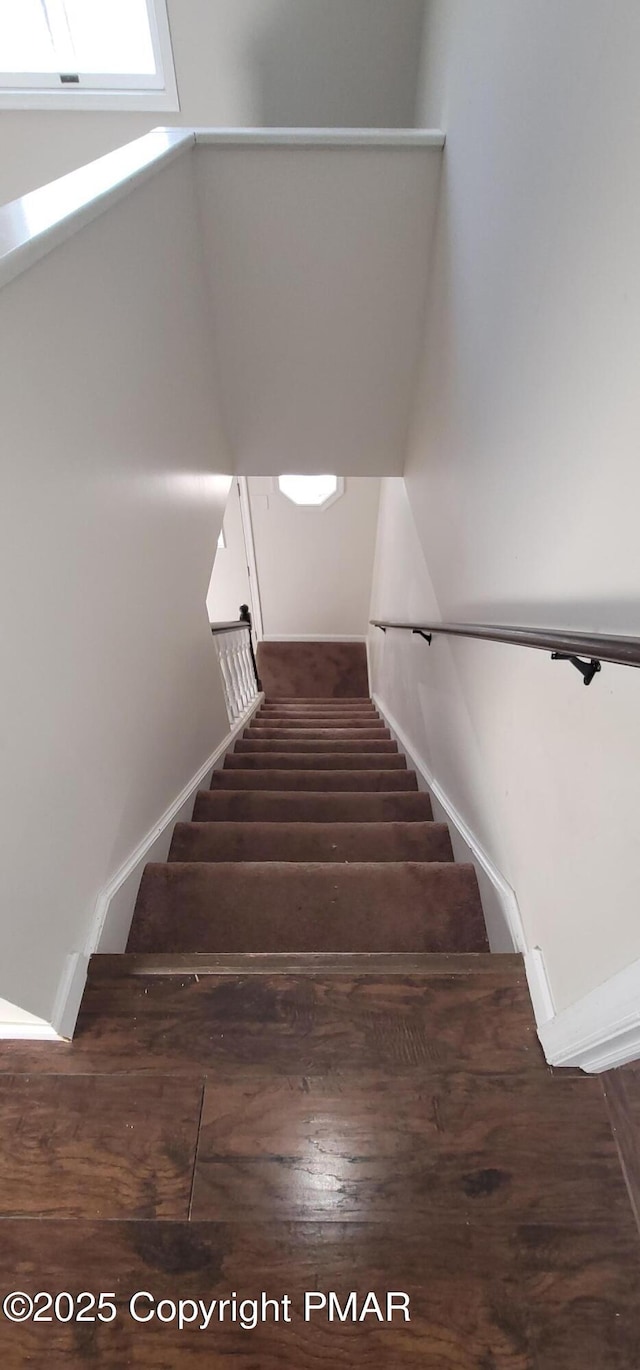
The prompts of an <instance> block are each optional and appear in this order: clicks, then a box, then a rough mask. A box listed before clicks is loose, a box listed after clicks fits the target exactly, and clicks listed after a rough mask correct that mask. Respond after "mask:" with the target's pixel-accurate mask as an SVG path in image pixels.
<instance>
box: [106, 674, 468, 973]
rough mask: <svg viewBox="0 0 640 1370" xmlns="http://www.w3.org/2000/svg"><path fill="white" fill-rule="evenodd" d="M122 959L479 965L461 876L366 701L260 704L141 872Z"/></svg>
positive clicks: (424, 798) (445, 837)
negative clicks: (295, 958) (461, 957)
mask: <svg viewBox="0 0 640 1370" xmlns="http://www.w3.org/2000/svg"><path fill="white" fill-rule="evenodd" d="M127 950H128V951H129V952H137V953H174V954H180V953H209V954H210V955H216V954H220V955H224V956H228V955H229V954H230V953H233V954H238V955H243V954H246V953H249V954H256V953H277V954H282V955H285V954H297V955H300V954H304V955H308V954H312V953H341V954H344V953H352V954H363V953H369V954H371V953H379V954H387V955H389V954H391V955H393V954H398V953H402V954H403V955H405V956H406V955H407V954H415V955H416V956H420V955H423V954H424V953H433V952H483V951H487V950H488V943H487V937H486V931H485V926H484V919H483V915H482V907H481V903H480V895H479V891H478V886H477V881H476V876H475V871H474V870H473V867H472V866H467V865H457V864H455V863H454V860H453V853H452V850H451V842H450V838H449V833H448V830H447V828H446V826H445V825H443V824H440V823H434V821H433V815H432V811H431V802H430V799H429V797H428V795H426V794H423V793H420V792H419V790H418V784H417V779H416V775H415V772H414V771H410V770H407V766H406V761H405V758H404V757H403V756H401V755H400V753H399V752H398V748H397V746H396V744H395V742H393V741H392V739H391V736H390V733H389V730H388V728H386V727H385V725H384V722H383V721H382V720H381V718H380V716H379V714H378V712H377V710H376V709H375V707H374V705H373V704H372V703H371V701H370V700H369V699H366V698H359V699H354V698H347V699H335V698H331V699H326V700H323V699H280V698H278V699H274V700H267V701H266V702H264V703H263V705H262V706H261V708H260V709H259V711H258V712H257V713H256V714H255V715H254V717H253V719H252V720H251V723H250V725H249V726H248V727H247V728H246V729H245V731H244V734H243V737H242V738H241V739H239V740H238V741H237V742H236V744H235V748H234V750H233V751H232V752H231V753H229V754H228V755H227V757H226V759H225V763H224V766H223V768H222V769H221V770H217V771H214V774H213V777H212V781H211V789H210V790H208V791H202V792H201V793H200V794H199V795H198V797H197V800H196V804H195V810H194V814H193V821H192V822H191V823H178V824H177V825H176V829H175V833H174V837H173V841H172V845H171V850H170V852H169V859H168V861H166V862H163V863H156V864H152V865H148V866H147V867H146V869H145V872H144V875H143V878H142V883H141V886H140V892H139V895H138V900H137V904H136V910H135V915H134V919H133V924H132V928H131V933H130V937H129V942H128V947H127Z"/></svg>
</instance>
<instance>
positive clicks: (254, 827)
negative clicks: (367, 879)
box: [169, 822, 453, 862]
mask: <svg viewBox="0 0 640 1370" xmlns="http://www.w3.org/2000/svg"><path fill="white" fill-rule="evenodd" d="M169 860H170V861H305V862H309V861H313V862H319V861H333V862H339V861H452V860H453V853H452V850H451V840H450V837H449V832H448V829H447V827H446V824H444V823H249V824H244V823H241V822H240V823H221V822H217V823H215V822H213V823H177V824H176V828H175V831H174V835H173V841H172V843H171V850H170V852H169Z"/></svg>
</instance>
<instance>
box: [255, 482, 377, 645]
mask: <svg viewBox="0 0 640 1370" xmlns="http://www.w3.org/2000/svg"><path fill="white" fill-rule="evenodd" d="M249 492H250V501H251V517H252V522H253V531H254V540H255V549H256V561H257V567H258V579H259V585H260V601H261V605H262V618H263V627H264V635H265V637H267V638H268V637H283V638H295V637H298V636H302V637H305V636H306V637H308V636H311V637H313V636H314V635H315V634H318V635H320V636H329V637H364V636H365V635H366V632H367V618H368V608H369V596H370V591H371V572H372V566H373V551H374V543H375V533H376V520H377V514H378V498H379V492H380V481H379V480H376V479H373V478H367V477H356V476H349V477H347V478H346V480H345V490H344V494H343V495H342V496H341V497H340V499H338V500H336V501H335V503H334V504H330V505H329V506H328V508H326V509H305V508H301V507H298V506H297V505H295V504H292V502H291V500H289V499H287V498H286V496H285V495H282V494H280V492H279V491H278V489H277V485H276V482H275V480H272V479H270V478H263V477H259V476H253V477H251V478H250V480H249Z"/></svg>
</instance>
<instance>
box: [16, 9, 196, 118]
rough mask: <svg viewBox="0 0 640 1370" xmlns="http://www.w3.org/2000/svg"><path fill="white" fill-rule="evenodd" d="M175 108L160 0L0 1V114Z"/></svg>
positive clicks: (167, 40) (165, 29) (165, 13)
mask: <svg viewBox="0 0 640 1370" xmlns="http://www.w3.org/2000/svg"><path fill="white" fill-rule="evenodd" d="M54 107H55V108H64V109H71V108H76V109H84V110H87V109H150V110H160V109H173V110H176V109H178V108H179V105H178V94H177V90H176V83H175V75H174V70H173V58H172V54H171V39H170V36H169V22H168V19H167V11H166V6H165V0H0V108H2V109H12V108H14V109H52V108H54Z"/></svg>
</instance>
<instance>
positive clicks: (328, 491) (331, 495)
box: [278, 476, 344, 509]
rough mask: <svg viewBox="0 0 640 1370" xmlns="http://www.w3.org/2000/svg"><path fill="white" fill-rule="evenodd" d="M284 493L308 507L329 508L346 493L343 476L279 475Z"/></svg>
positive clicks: (279, 485) (280, 486)
mask: <svg viewBox="0 0 640 1370" xmlns="http://www.w3.org/2000/svg"><path fill="white" fill-rule="evenodd" d="M278 489H279V491H280V493H281V494H282V495H285V496H286V498H287V499H290V500H291V502H292V504H298V505H301V506H303V507H306V508H307V509H328V507H329V505H330V504H333V503H334V501H335V500H337V499H340V496H341V495H342V494H344V478H343V477H342V476H278Z"/></svg>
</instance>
